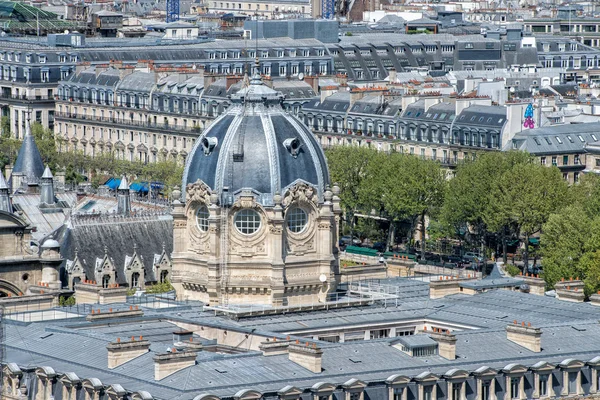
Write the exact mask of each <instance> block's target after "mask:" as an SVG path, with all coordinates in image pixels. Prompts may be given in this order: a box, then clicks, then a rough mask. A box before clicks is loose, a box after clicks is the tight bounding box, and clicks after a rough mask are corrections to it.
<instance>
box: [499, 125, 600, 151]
mask: <svg viewBox="0 0 600 400" xmlns="http://www.w3.org/2000/svg"><path fill="white" fill-rule="evenodd" d="M599 139H600V123H588V124H565V125H553V126H548V127H542V128H536V129H528V130H524V131H522V132H520V133H517V134H516V135H515V136H514V137H513V139H512V141H511V142H509V143H507V144H506V146H505V149H506V150H509V149H511V148H512V149H519V150H523V151H527V152H529V153H531V154H566V153H580V152H583V150H584V147H585V145H586V144H598V143H597V142H598V140H599Z"/></svg>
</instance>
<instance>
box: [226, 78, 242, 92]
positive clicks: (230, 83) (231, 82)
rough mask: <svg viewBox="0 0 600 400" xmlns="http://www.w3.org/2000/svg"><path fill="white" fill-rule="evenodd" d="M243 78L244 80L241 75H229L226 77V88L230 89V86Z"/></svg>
mask: <svg viewBox="0 0 600 400" xmlns="http://www.w3.org/2000/svg"><path fill="white" fill-rule="evenodd" d="M241 80H242V77H241V76H238V75H227V76H226V77H225V88H226V90H229V88H230V87H231V86H233V85H235V84H236V83H238V82H239V81H241Z"/></svg>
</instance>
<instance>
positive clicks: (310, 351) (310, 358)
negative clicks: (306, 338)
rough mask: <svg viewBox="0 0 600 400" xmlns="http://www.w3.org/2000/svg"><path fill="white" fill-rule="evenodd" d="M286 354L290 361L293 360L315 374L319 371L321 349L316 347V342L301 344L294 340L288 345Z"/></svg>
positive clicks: (321, 355)
mask: <svg viewBox="0 0 600 400" xmlns="http://www.w3.org/2000/svg"><path fill="white" fill-rule="evenodd" d="M288 354H289V360H290V361H292V362H295V363H296V364H298V365H300V366H301V367H304V368H306V369H307V370H309V371H311V372H314V373H315V374H320V373H321V369H322V368H321V358H322V357H323V350H321V348H319V347H317V345H316V344H314V343H313V344H312V345H310V344H309V343H308V342H306V344H304V345H302V344H300V343H299V342H298V341H296V343H294V344H290V345H289V347H288Z"/></svg>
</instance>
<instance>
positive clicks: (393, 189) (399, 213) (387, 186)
mask: <svg viewBox="0 0 600 400" xmlns="http://www.w3.org/2000/svg"><path fill="white" fill-rule="evenodd" d="M376 170H377V171H378V172H377V176H378V179H377V180H376V181H377V182H378V183H377V185H376V186H378V187H379V189H378V190H374V191H373V192H374V194H373V198H374V200H376V201H378V202H381V204H382V208H383V210H385V214H386V215H387V216H388V217H389V218H390V219H391V221H392V222H397V221H401V220H404V219H410V220H411V221H412V222H413V226H415V225H416V222H420V228H421V237H422V238H423V239H424V238H425V232H426V228H427V226H426V217H427V216H428V217H433V216H436V215H437V213H438V212H439V210H440V208H441V206H442V204H443V200H444V193H445V189H446V174H445V172H444V170H443V169H442V168H441V166H440V164H439V163H437V162H436V161H431V160H422V159H420V158H418V157H414V156H412V155H406V154H400V153H392V154H391V155H389V156H388V157H387V159H386V161H385V162H383V163H382V164H381V165H380V166H377V168H376ZM376 193H380V195H379V196H377V197H375V196H376ZM421 242H422V243H421V249H422V251H425V240H421Z"/></svg>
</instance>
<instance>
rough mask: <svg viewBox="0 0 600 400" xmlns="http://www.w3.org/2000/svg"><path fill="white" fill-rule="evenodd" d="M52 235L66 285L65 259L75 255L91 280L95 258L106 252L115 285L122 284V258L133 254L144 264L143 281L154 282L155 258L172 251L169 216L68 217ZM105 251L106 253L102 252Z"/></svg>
mask: <svg viewBox="0 0 600 400" xmlns="http://www.w3.org/2000/svg"><path fill="white" fill-rule="evenodd" d="M51 236H52V237H53V238H54V239H55V240H57V241H58V242H59V244H60V253H61V256H62V257H63V259H64V260H65V262H63V265H62V266H61V280H62V281H63V285H66V273H65V272H64V267H65V265H66V261H67V260H74V259H75V252H77V256H78V257H79V259H80V260H81V261H82V263H83V266H84V270H85V274H86V277H87V278H88V279H94V277H95V273H94V267H95V264H96V259H98V258H99V259H103V258H104V255H105V254H106V251H107V252H108V256H109V258H110V259H111V260H112V261H113V263H114V265H115V270H116V272H117V277H116V282H117V283H119V284H125V283H126V280H125V272H124V268H125V258H126V257H127V256H132V255H133V254H134V251H135V252H137V254H138V255H139V256H141V258H142V260H143V264H144V271H145V281H146V282H150V281H156V280H157V279H158V277H156V276H154V268H153V264H154V255H155V254H161V253H162V251H163V247H164V250H165V252H166V253H167V254H169V255H170V254H171V253H172V252H173V219H172V218H171V217H170V216H168V215H164V216H161V215H153V216H130V217H119V216H106V217H91V218H90V219H89V220H88V219H87V218H86V219H81V220H80V219H78V218H77V216H73V217H71V219H70V220H69V221H67V223H65V224H64V225H63V226H61V227H60V228H58V229H57V230H56V231H54V232H53V233H52V234H51ZM105 249H106V250H105Z"/></svg>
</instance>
